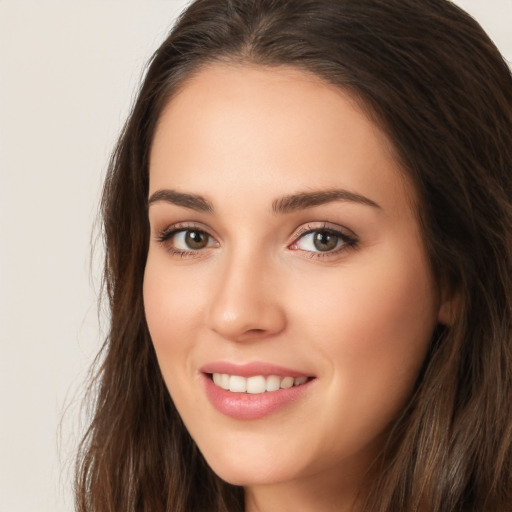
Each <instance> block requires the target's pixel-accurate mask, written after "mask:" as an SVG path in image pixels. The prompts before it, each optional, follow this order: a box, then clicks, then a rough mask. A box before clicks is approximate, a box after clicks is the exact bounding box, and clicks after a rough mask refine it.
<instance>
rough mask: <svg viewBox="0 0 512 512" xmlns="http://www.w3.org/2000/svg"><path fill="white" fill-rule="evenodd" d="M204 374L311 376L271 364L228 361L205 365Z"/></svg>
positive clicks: (202, 369)
mask: <svg viewBox="0 0 512 512" xmlns="http://www.w3.org/2000/svg"><path fill="white" fill-rule="evenodd" d="M200 371H201V372H203V373H227V374H228V375H240V376H241V377H253V376H255V375H264V376H267V377H268V376H269V375H278V376H280V377H294V378H295V377H310V375H308V374H306V373H303V372H299V371H297V370H293V369H291V368H285V367H284V366H277V365H275V364H271V363H264V362H259V361H254V362H252V363H245V364H236V363H230V362H227V361H217V362H214V363H208V364H205V365H204V366H203V367H201V368H200Z"/></svg>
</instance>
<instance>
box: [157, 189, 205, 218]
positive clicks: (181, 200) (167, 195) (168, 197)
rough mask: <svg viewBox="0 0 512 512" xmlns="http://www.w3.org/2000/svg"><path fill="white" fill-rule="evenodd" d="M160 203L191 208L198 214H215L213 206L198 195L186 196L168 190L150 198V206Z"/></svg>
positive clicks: (159, 191) (160, 191) (163, 190)
mask: <svg viewBox="0 0 512 512" xmlns="http://www.w3.org/2000/svg"><path fill="white" fill-rule="evenodd" d="M160 201H164V202H166V203H171V204H175V205H176V206H183V207H184V208H189V209H191V210H195V211H197V212H206V213H212V212H213V205H212V204H211V203H210V202H209V201H207V200H206V199H205V198H204V197H202V196H199V195H196V194H185V193H183V192H177V191H176V190H168V189H162V190H157V191H156V192H154V193H153V194H152V195H151V196H150V197H149V200H148V206H151V205H152V204H153V203H158V202H160Z"/></svg>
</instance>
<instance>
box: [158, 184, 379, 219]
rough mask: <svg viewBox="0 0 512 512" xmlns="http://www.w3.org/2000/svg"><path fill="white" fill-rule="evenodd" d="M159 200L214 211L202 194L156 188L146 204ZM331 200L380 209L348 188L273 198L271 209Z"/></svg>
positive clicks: (278, 211)
mask: <svg viewBox="0 0 512 512" xmlns="http://www.w3.org/2000/svg"><path fill="white" fill-rule="evenodd" d="M160 201H164V202H167V203H171V204H175V205H176V206H183V207H184V208H189V209H191V210H195V211H198V212H206V213H213V211H214V210H213V205H212V203H210V201H208V200H207V199H205V198H204V197H203V196H200V195H197V194H186V193H184V192H177V191H176V190H169V189H162V190H157V191H156V192H154V193H153V194H151V196H150V198H149V200H148V206H149V205H151V204H153V203H157V202H160ZM333 201H349V202H354V203H359V204H363V205H366V206H371V207H373V208H377V209H379V210H380V209H381V207H380V206H379V205H378V204H377V203H376V202H375V201H372V200H371V199H369V198H367V197H365V196H362V195H360V194H356V193H354V192H349V191H348V190H343V189H333V190H321V191H315V192H300V193H297V194H292V195H288V196H284V197H281V198H279V199H275V200H274V201H273V202H272V211H273V212H274V213H276V214H284V213H290V212H294V211H297V210H305V209H307V208H314V207H315V206H320V205H322V204H326V203H331V202H333Z"/></svg>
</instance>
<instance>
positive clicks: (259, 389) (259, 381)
mask: <svg viewBox="0 0 512 512" xmlns="http://www.w3.org/2000/svg"><path fill="white" fill-rule="evenodd" d="M266 380H267V379H265V377H263V376H262V375H258V376H256V377H249V378H248V379H247V393H251V394H254V395H255V394H256V393H264V392H265V389H266V386H267V382H266Z"/></svg>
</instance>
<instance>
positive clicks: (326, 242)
mask: <svg viewBox="0 0 512 512" xmlns="http://www.w3.org/2000/svg"><path fill="white" fill-rule="evenodd" d="M338 242H339V236H338V235H336V234H335V233H333V232H332V231H315V232H313V245H314V246H315V249H317V250H318V251H321V252H326V251H332V250H333V249H336V247H337V246H338Z"/></svg>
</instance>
